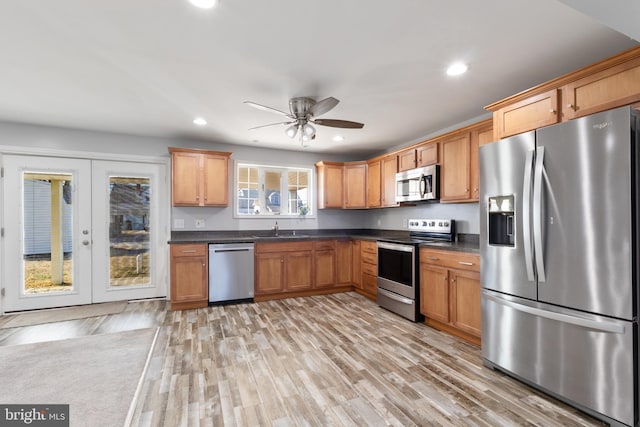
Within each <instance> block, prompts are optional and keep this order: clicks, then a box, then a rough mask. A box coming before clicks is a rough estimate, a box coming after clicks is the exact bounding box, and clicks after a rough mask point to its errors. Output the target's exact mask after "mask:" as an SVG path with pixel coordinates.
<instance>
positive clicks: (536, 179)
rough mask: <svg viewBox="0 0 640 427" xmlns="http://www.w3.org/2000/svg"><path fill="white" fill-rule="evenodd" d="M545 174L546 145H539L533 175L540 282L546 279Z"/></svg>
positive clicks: (534, 233) (535, 246)
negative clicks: (543, 238)
mask: <svg viewBox="0 0 640 427" xmlns="http://www.w3.org/2000/svg"><path fill="white" fill-rule="evenodd" d="M543 174H544V147H538V150H537V153H536V165H535V169H534V176H533V245H534V253H535V260H536V271H537V273H538V282H540V283H542V282H544V281H545V280H546V275H545V272H544V257H543V253H542V219H543V218H542V175H543Z"/></svg>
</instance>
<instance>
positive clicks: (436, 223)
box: [408, 218, 454, 233]
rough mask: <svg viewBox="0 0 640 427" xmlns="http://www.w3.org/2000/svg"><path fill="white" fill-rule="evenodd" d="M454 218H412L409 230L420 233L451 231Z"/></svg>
mask: <svg viewBox="0 0 640 427" xmlns="http://www.w3.org/2000/svg"><path fill="white" fill-rule="evenodd" d="M453 223H454V220H452V219H426V218H423V219H410V220H409V221H408V224H409V231H412V232H420V233H451V228H452V224H453Z"/></svg>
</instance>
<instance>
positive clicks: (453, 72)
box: [447, 62, 469, 76]
mask: <svg viewBox="0 0 640 427" xmlns="http://www.w3.org/2000/svg"><path fill="white" fill-rule="evenodd" d="M468 69H469V67H467V64H465V63H462V62H456V63H454V64H451V65H450V66H449V68H447V74H448V75H450V76H459V75H460V74H464V73H466V72H467V70H468Z"/></svg>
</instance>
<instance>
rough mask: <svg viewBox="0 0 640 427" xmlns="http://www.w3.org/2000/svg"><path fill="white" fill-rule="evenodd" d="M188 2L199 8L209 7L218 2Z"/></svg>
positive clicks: (212, 0) (202, 0)
mask: <svg viewBox="0 0 640 427" xmlns="http://www.w3.org/2000/svg"><path fill="white" fill-rule="evenodd" d="M189 2H190V3H191V4H192V5H194V6H196V7H199V8H200V9H211V8H212V7H214V6H215V5H216V4H217V3H218V0H189Z"/></svg>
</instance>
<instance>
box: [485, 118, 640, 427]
mask: <svg viewBox="0 0 640 427" xmlns="http://www.w3.org/2000/svg"><path fill="white" fill-rule="evenodd" d="M638 126H640V119H639V116H638V113H637V111H635V110H634V109H632V108H631V107H621V108H617V109H615V110H610V111H607V112H603V113H598V114H594V115H591V116H586V117H583V118H580V119H576V120H572V121H569V122H565V123H561V124H557V125H553V126H549V127H545V128H542V129H538V130H536V131H532V132H528V133H524V134H520V135H516V136H514V137H511V138H508V139H504V140H501V141H498V142H495V143H492V144H489V145H486V146H483V147H481V148H480V250H481V264H480V265H481V283H482V356H483V358H484V363H485V365H486V366H489V367H492V368H498V369H500V370H502V371H505V372H507V373H509V374H510V375H512V376H514V377H516V378H518V379H520V380H522V381H525V382H527V383H529V384H531V385H534V386H536V387H538V388H540V389H542V390H543V391H545V392H547V393H549V394H551V395H553V396H555V397H557V398H560V399H562V400H564V401H566V402H568V403H570V404H572V405H574V406H576V407H578V408H580V409H582V410H584V411H585V412H588V413H590V414H591V415H593V416H596V417H598V418H600V419H602V420H604V421H606V422H608V423H611V424H612V425H638V422H639V419H638V412H639V394H638V371H639V363H640V362H639V360H640V357H639V355H638V349H639V347H638V339H639V336H638V298H639V296H638V272H639V269H638V265H639V256H640V252H639V243H640V238H639V230H638V229H639V227H638V225H639V220H638V215H640V205H639V202H640V197H638V195H639V191H640V190H639V181H638V176H637V174H638V171H637V165H639V164H640V160H639V158H640V157H639V154H638V152H639V151H640V147H638V144H640V137H639V133H638Z"/></svg>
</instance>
